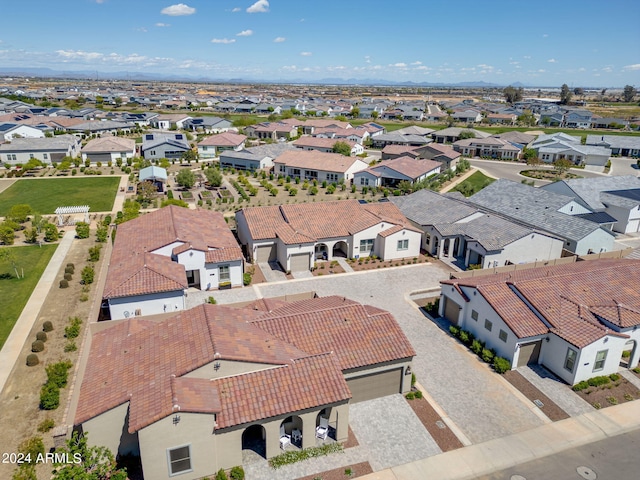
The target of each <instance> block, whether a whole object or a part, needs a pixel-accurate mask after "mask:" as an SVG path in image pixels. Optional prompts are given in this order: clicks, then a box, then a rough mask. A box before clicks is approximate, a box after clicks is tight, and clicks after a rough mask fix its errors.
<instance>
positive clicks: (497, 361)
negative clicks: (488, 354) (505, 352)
mask: <svg viewBox="0 0 640 480" xmlns="http://www.w3.org/2000/svg"><path fill="white" fill-rule="evenodd" d="M493 369H494V370H495V371H496V372H498V373H505V372H507V371H509V370H511V362H510V361H509V360H507V359H506V358H502V357H495V358H494V359H493Z"/></svg>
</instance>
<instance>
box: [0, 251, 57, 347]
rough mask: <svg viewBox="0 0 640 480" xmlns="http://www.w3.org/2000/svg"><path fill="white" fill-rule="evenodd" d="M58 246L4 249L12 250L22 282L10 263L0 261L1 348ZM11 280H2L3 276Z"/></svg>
mask: <svg viewBox="0 0 640 480" xmlns="http://www.w3.org/2000/svg"><path fill="white" fill-rule="evenodd" d="M57 247H58V245H43V246H42V247H39V246H37V245H32V246H28V247H4V248H8V249H10V250H11V253H12V255H13V260H14V261H15V263H16V266H17V268H18V272H19V273H20V276H22V272H23V269H24V278H20V279H18V278H16V273H15V270H14V269H13V266H12V264H11V261H8V260H0V305H2V308H0V348H2V346H3V345H4V342H5V341H6V340H7V337H8V336H9V334H10V333H11V329H12V328H13V325H14V324H15V323H16V320H18V317H19V316H20V313H21V312H22V309H23V308H24V306H25V305H26V303H27V300H29V297H30V296H31V292H32V291H33V289H34V288H35V286H36V284H37V283H38V280H40V276H41V275H42V272H43V271H44V269H45V268H46V266H47V264H48V263H49V260H50V259H51V256H52V255H53V252H55V251H56V248H57ZM7 274H8V275H11V278H4V277H5V276H6V275H7Z"/></svg>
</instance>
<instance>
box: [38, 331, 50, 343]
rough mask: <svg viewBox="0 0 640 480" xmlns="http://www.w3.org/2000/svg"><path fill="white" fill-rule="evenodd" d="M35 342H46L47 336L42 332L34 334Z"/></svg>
mask: <svg viewBox="0 0 640 480" xmlns="http://www.w3.org/2000/svg"><path fill="white" fill-rule="evenodd" d="M36 340H40V341H41V342H46V341H47V334H46V333H44V332H38V333H36Z"/></svg>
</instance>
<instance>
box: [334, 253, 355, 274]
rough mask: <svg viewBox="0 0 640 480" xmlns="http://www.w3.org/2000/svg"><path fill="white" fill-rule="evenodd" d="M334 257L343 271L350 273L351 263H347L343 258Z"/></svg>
mask: <svg viewBox="0 0 640 480" xmlns="http://www.w3.org/2000/svg"><path fill="white" fill-rule="evenodd" d="M334 259H335V260H336V261H337V262H338V265H340V266H341V267H342V269H343V270H344V271H345V272H347V273H350V272H353V271H354V270H353V268H351V265H349V264H348V263H347V261H346V260H345V259H344V258H340V257H335V258H334Z"/></svg>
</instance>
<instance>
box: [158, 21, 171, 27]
mask: <svg viewBox="0 0 640 480" xmlns="http://www.w3.org/2000/svg"><path fill="white" fill-rule="evenodd" d="M170 26H171V24H170V23H162V22H158V23H156V27H160V28H162V27H170Z"/></svg>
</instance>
